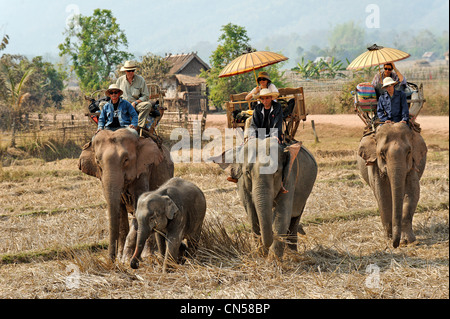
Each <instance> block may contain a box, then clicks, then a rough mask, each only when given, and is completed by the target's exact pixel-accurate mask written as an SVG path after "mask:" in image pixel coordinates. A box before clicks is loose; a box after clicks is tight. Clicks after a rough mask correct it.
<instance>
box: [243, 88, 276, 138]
mask: <svg viewBox="0 0 450 319" xmlns="http://www.w3.org/2000/svg"><path fill="white" fill-rule="evenodd" d="M277 97H278V93H277V92H271V91H270V90H269V89H262V90H261V91H260V92H259V99H260V100H261V103H258V104H257V105H256V106H255V109H254V111H253V116H252V124H251V125H250V127H249V129H248V138H254V137H259V138H264V137H275V138H277V139H278V142H279V143H281V139H282V137H281V134H282V130H283V110H282V108H281V105H280V103H278V102H276V101H274V99H276V98H277ZM261 128H265V129H266V131H265V136H258V129H261Z"/></svg>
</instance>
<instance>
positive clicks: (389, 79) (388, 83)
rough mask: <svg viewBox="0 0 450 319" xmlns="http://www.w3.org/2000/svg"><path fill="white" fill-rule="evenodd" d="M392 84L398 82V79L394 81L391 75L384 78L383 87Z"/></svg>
mask: <svg viewBox="0 0 450 319" xmlns="http://www.w3.org/2000/svg"><path fill="white" fill-rule="evenodd" d="M392 84H394V85H395V84H397V81H394V80H393V79H392V78H391V77H389V76H388V77H387V78H384V79H383V86H382V87H383V88H385V87H386V86H389V85H392Z"/></svg>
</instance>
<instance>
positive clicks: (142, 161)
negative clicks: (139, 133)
mask: <svg viewBox="0 0 450 319" xmlns="http://www.w3.org/2000/svg"><path fill="white" fill-rule="evenodd" d="M163 159H164V154H163V151H162V150H161V149H159V147H158V145H156V143H155V142H154V141H153V140H152V139H151V138H143V137H140V138H139V142H138V148H137V158H136V178H139V176H140V175H141V174H142V173H145V172H148V169H149V167H150V165H156V166H157V165H159V164H160V163H161V162H162V160H163Z"/></svg>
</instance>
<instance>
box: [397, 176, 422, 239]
mask: <svg viewBox="0 0 450 319" xmlns="http://www.w3.org/2000/svg"><path fill="white" fill-rule="evenodd" d="M419 196H420V184H419V178H418V176H417V174H416V173H415V172H414V173H412V174H410V175H408V177H407V178H406V188H405V198H404V200H403V212H402V236H401V242H402V243H404V244H408V243H412V242H414V241H416V236H415V235H414V232H413V229H412V220H413V216H414V212H415V211H416V208H417V204H418V202H419Z"/></svg>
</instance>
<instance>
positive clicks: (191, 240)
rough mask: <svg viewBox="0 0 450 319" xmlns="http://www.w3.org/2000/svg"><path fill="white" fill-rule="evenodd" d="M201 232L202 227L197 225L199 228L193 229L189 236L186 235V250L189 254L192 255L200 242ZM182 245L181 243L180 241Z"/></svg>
mask: <svg viewBox="0 0 450 319" xmlns="http://www.w3.org/2000/svg"><path fill="white" fill-rule="evenodd" d="M201 232H202V228H201V227H199V229H197V230H195V231H194V233H193V234H192V235H190V236H187V238H186V241H187V251H188V253H189V254H190V255H193V254H194V253H195V252H196V251H197V249H198V245H199V242H200V235H201ZM181 244H182V245H183V243H181Z"/></svg>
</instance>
